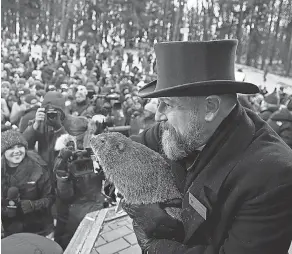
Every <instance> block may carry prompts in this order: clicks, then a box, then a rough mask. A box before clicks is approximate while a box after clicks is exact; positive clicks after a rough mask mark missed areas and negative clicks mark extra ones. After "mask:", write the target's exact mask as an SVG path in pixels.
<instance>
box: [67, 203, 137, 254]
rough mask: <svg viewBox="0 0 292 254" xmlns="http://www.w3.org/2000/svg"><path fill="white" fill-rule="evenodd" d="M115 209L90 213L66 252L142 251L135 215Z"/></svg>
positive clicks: (114, 253) (134, 253)
mask: <svg viewBox="0 0 292 254" xmlns="http://www.w3.org/2000/svg"><path fill="white" fill-rule="evenodd" d="M114 209H115V208H114V207H113V208H108V209H103V210H100V211H96V212H92V213H89V214H87V215H86V216H85V217H84V219H83V220H82V222H81V223H80V225H79V227H78V229H77V230H76V232H75V234H74V236H73V238H72V239H71V241H70V243H69V245H68V247H67V249H66V250H65V252H64V254H72V253H74V254H131V253H132V254H140V253H141V249H140V247H139V246H138V244H137V239H136V236H135V234H134V232H133V228H132V221H131V219H130V218H129V217H128V216H127V214H126V213H125V212H122V213H118V214H116V213H115V210H114Z"/></svg>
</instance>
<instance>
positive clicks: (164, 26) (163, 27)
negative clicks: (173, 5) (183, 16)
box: [162, 1, 170, 40]
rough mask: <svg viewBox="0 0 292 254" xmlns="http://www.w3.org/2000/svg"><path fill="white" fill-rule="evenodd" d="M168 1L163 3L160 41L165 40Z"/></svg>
mask: <svg viewBox="0 0 292 254" xmlns="http://www.w3.org/2000/svg"><path fill="white" fill-rule="evenodd" d="M169 6H170V1H164V8H163V24H162V40H166V39H167V38H166V37H167V27H168V17H167V16H168V11H169Z"/></svg>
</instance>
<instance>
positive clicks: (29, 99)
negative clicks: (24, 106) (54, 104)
mask: <svg viewBox="0 0 292 254" xmlns="http://www.w3.org/2000/svg"><path fill="white" fill-rule="evenodd" d="M24 101H25V102H26V103H28V104H30V105H35V104H36V103H37V102H38V99H37V97H35V96H34V95H32V94H28V95H26V96H25V99H24Z"/></svg>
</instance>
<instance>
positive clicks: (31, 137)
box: [23, 91, 88, 180]
mask: <svg viewBox="0 0 292 254" xmlns="http://www.w3.org/2000/svg"><path fill="white" fill-rule="evenodd" d="M65 109H66V107H65V98H64V97H63V95H62V94H61V93H59V92H54V91H51V92H48V93H47V94H46V95H45V97H44V100H43V102H42V106H41V107H40V108H38V110H37V112H36V114H35V120H34V123H33V124H31V125H29V126H28V127H27V128H26V130H25V131H24V132H23V135H24V137H25V139H26V140H27V141H28V147H29V148H30V149H33V148H34V147H35V144H36V142H38V152H39V154H40V155H41V156H42V158H43V159H44V160H45V161H46V162H47V163H48V168H49V173H50V176H51V179H52V180H53V178H54V177H53V174H52V169H53V164H54V161H55V158H56V156H57V154H56V152H55V151H54V147H55V143H56V140H57V139H58V138H59V137H60V136H61V135H62V134H66V133H67V132H69V133H70V134H71V135H74V136H78V135H81V134H83V133H84V132H85V131H86V129H87V122H88V121H87V119H86V118H81V117H78V118H76V117H72V116H70V115H67V114H65V113H64V112H65Z"/></svg>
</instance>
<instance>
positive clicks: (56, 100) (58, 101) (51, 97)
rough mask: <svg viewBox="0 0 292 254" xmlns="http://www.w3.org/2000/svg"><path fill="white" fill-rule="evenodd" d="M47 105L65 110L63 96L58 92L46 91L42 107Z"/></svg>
mask: <svg viewBox="0 0 292 254" xmlns="http://www.w3.org/2000/svg"><path fill="white" fill-rule="evenodd" d="M48 105H51V106H53V107H54V108H57V109H60V110H61V111H62V112H63V113H64V112H65V110H66V106H65V98H64V96H63V95H62V94H61V93H60V92H56V91H49V92H48V93H46V95H45V97H44V100H43V103H42V107H43V108H45V107H46V106H48Z"/></svg>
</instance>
